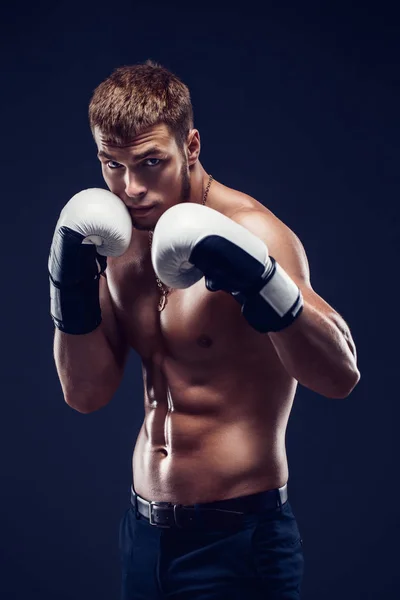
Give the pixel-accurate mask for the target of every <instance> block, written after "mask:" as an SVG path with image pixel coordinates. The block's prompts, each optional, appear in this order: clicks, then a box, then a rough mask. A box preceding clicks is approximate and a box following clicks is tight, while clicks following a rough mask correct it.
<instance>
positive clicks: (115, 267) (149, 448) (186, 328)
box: [107, 182, 296, 504]
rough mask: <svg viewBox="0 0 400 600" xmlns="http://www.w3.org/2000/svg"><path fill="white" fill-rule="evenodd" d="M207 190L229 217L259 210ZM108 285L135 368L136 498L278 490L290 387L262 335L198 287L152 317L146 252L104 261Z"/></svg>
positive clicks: (203, 498) (230, 303)
mask: <svg viewBox="0 0 400 600" xmlns="http://www.w3.org/2000/svg"><path fill="white" fill-rule="evenodd" d="M213 185H215V186H218V189H219V191H220V194H219V195H218V198H219V200H218V201H216V200H214V201H213V202H211V203H207V204H208V205H209V206H211V208H214V209H216V210H219V211H220V212H222V213H224V214H226V215H227V216H230V214H233V212H234V211H236V210H238V208H241V206H243V205H245V206H246V205H251V203H254V204H257V206H258V207H259V206H260V205H259V203H258V202H256V201H255V200H253V199H251V198H249V197H248V196H245V195H244V194H240V193H239V192H235V191H234V190H229V189H228V188H225V187H224V186H222V185H221V184H217V182H214V184H213ZM216 196H217V194H214V195H213V198H215V197H216ZM141 235H143V233H141ZM134 236H135V233H134ZM134 236H133V237H134ZM142 239H143V238H142ZM107 281H108V286H109V289H110V293H111V297H112V299H113V304H114V309H115V312H116V315H117V318H118V321H119V323H120V324H121V327H122V328H123V329H124V331H125V332H126V335H127V336H128V340H129V343H130V345H131V347H132V348H134V349H135V350H136V351H137V352H138V354H139V355H140V357H141V360H142V365H143V383H144V413H145V416H144V421H143V424H142V427H141V430H140V432H139V435H138V439H137V442H136V447H135V450H134V454H133V481H134V487H135V490H136V492H137V493H138V494H139V495H140V496H142V497H143V498H146V499H148V500H158V501H164V502H174V503H181V504H194V503H195V502H210V501H213V500H222V499H225V498H232V497H236V496H242V495H247V494H252V493H255V492H258V491H262V490H267V489H272V488H276V487H280V486H282V485H284V484H285V483H286V481H287V479H288V466H287V460H286V452H285V432H286V426H287V421H288V417H289V414H290V410H291V407H292V402H293V398H294V394H295V391H296V381H295V380H294V379H293V378H291V377H290V376H289V375H288V374H287V372H286V371H285V369H284V367H283V366H282V364H281V362H280V360H279V358H278V356H277V354H276V352H275V349H274V347H273V345H272V342H271V341H270V338H269V336H268V335H267V334H260V333H258V332H256V331H255V330H253V329H252V328H251V327H250V326H249V325H248V324H247V321H246V320H245V319H244V318H243V317H242V315H241V312H240V305H239V304H238V303H237V302H236V301H235V300H234V298H232V297H231V296H230V295H229V294H227V293H225V292H209V291H208V290H207V289H206V287H205V285H204V279H201V280H200V281H199V282H197V283H196V284H195V285H193V286H192V287H190V288H188V289H184V290H173V291H172V292H171V293H170V295H169V296H168V301H167V304H166V306H165V308H164V310H163V311H162V312H161V313H160V312H159V311H158V309H157V305H158V301H159V297H160V292H159V289H158V287H157V283H156V280H155V274H154V270H153V268H152V265H151V259H150V252H149V251H147V252H143V250H142V252H141V254H139V253H138V252H137V248H135V242H133V243H132V244H131V247H130V249H129V250H128V252H127V253H126V254H124V255H123V257H120V258H118V259H111V260H110V259H109V262H108V269H107Z"/></svg>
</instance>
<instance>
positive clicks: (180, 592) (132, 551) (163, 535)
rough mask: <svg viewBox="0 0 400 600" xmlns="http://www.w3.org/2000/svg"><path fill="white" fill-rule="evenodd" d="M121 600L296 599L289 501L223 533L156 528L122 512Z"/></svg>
mask: <svg viewBox="0 0 400 600" xmlns="http://www.w3.org/2000/svg"><path fill="white" fill-rule="evenodd" d="M119 534H120V535H119V543H120V555H121V563H122V594H121V600H161V599H164V598H165V599H168V600H239V599H240V600H243V599H244V600H261V599H263V600H278V599H279V600H299V599H300V586H301V580H302V576H303V566H304V558H303V548H302V544H303V542H302V539H301V536H300V532H299V529H298V526H297V523H296V519H295V517H294V515H293V512H292V508H291V506H290V504H289V502H288V501H287V502H285V503H284V504H282V505H281V506H280V507H277V508H268V509H266V510H264V511H262V512H261V513H256V514H249V515H246V516H245V518H244V521H243V522H242V524H241V525H240V526H235V527H234V528H230V529H225V530H223V529H217V528H214V529H213V530H209V529H208V530H207V529H204V528H199V529H196V530H194V529H177V528H171V529H161V528H158V527H155V526H153V525H150V523H149V522H148V521H147V520H146V519H145V518H143V517H140V516H139V518H137V517H136V514H135V510H134V508H133V507H131V508H129V509H128V510H127V511H126V512H125V514H124V516H123V518H122V520H121V524H120V532H119Z"/></svg>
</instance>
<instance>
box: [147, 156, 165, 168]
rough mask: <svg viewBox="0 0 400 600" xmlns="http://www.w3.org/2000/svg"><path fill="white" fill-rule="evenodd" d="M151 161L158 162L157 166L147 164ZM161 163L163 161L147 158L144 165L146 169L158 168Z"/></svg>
mask: <svg viewBox="0 0 400 600" xmlns="http://www.w3.org/2000/svg"><path fill="white" fill-rule="evenodd" d="M150 161H157V162H156V164H154V163H153V164H146V163H149V162H150ZM160 163H161V160H160V159H159V158H147V159H146V160H145V161H144V163H143V166H145V167H158V165H159V164H160Z"/></svg>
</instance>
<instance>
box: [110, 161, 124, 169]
mask: <svg viewBox="0 0 400 600" xmlns="http://www.w3.org/2000/svg"><path fill="white" fill-rule="evenodd" d="M111 163H113V164H114V165H117V166H116V167H115V166H114V167H112V166H111ZM121 166H122V165H120V164H119V163H117V162H116V161H115V160H109V161H108V163H107V167H108V168H109V169H119V168H120V167H121Z"/></svg>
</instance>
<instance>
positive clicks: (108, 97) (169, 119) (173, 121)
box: [89, 60, 193, 148]
mask: <svg viewBox="0 0 400 600" xmlns="http://www.w3.org/2000/svg"><path fill="white" fill-rule="evenodd" d="M89 122H90V128H91V130H92V134H94V128H95V127H98V128H99V129H100V130H101V132H102V133H103V134H104V135H105V136H106V137H107V139H108V140H112V141H113V142H114V143H116V144H123V143H127V142H129V141H130V140H132V138H133V137H135V136H136V135H138V134H139V133H141V132H142V131H144V130H146V129H147V128H149V127H152V126H154V125H158V124H160V123H165V125H167V126H168V127H169V129H170V130H171V131H172V133H174V134H175V138H176V141H177V143H178V146H179V147H180V148H182V147H183V143H184V142H185V141H186V139H187V135H188V133H189V130H190V129H192V127H193V108H192V103H191V100H190V93H189V89H188V87H187V86H186V85H185V84H184V83H183V82H182V81H181V80H180V79H179V78H178V77H177V76H176V75H174V74H173V73H171V72H170V71H168V70H167V69H165V68H164V67H162V66H161V65H159V64H158V63H155V62H153V61H152V60H147V61H146V62H145V63H143V64H137V65H132V66H124V67H119V68H118V69H116V70H115V71H114V72H113V73H112V74H111V75H110V76H109V77H108V78H107V79H105V80H104V81H103V82H102V83H101V84H100V85H99V86H98V87H97V88H96V89H95V90H94V93H93V96H92V98H91V100H90V104H89Z"/></svg>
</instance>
